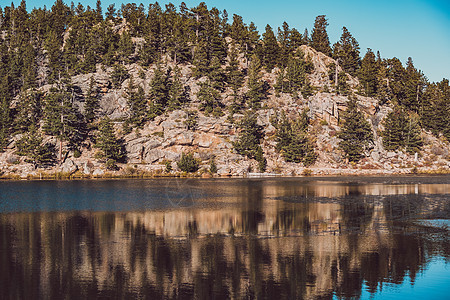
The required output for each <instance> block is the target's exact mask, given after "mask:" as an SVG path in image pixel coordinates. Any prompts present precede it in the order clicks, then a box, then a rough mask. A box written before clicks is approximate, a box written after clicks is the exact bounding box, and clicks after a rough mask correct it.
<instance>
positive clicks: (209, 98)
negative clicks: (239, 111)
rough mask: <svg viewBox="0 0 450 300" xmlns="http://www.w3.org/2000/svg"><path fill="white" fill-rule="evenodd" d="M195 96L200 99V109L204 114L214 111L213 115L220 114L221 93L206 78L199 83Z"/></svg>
mask: <svg viewBox="0 0 450 300" xmlns="http://www.w3.org/2000/svg"><path fill="white" fill-rule="evenodd" d="M197 98H198V99H199V100H200V102H201V104H200V110H203V111H204V112H205V113H206V114H210V113H214V114H215V115H218V116H220V115H222V114H223V113H222V109H221V108H222V102H221V99H222V97H221V95H220V93H219V91H218V90H216V89H215V88H214V87H213V85H212V83H211V82H210V81H209V80H208V81H206V82H202V83H200V90H199V91H198V93H197Z"/></svg>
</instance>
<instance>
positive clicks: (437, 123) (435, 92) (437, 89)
mask: <svg viewBox="0 0 450 300" xmlns="http://www.w3.org/2000/svg"><path fill="white" fill-rule="evenodd" d="M420 111H421V123H422V124H423V126H424V127H425V128H426V129H428V130H431V132H433V134H435V135H439V134H442V135H444V136H445V137H446V139H447V140H448V141H450V86H449V80H448V79H443V80H442V81H441V82H438V83H433V84H430V85H429V86H428V87H427V89H426V91H425V95H424V101H423V103H421V109H420Z"/></svg>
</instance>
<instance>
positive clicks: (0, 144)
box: [0, 98, 11, 152]
mask: <svg viewBox="0 0 450 300" xmlns="http://www.w3.org/2000/svg"><path fill="white" fill-rule="evenodd" d="M10 130H11V113H10V107H9V102H8V101H7V100H6V98H2V100H1V102H0V152H3V151H4V149H5V148H6V146H7V145H8V141H9V138H10V134H9V133H10Z"/></svg>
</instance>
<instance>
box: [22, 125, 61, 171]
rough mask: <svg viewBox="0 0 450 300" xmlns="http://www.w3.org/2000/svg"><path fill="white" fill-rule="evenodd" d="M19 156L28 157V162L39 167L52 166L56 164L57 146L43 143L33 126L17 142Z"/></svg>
mask: <svg viewBox="0 0 450 300" xmlns="http://www.w3.org/2000/svg"><path fill="white" fill-rule="evenodd" d="M16 149H17V152H16V153H17V154H18V155H20V156H26V157H27V161H28V162H30V163H32V164H34V166H35V167H38V166H50V165H53V164H54V163H55V162H56V154H55V152H56V151H55V145H53V144H50V143H45V144H44V143H43V138H42V135H41V134H40V133H39V132H38V130H37V129H36V126H35V125H34V124H32V125H31V126H30V128H29V131H28V132H27V133H25V134H24V135H23V136H22V137H21V138H20V139H19V140H18V141H17V142H16Z"/></svg>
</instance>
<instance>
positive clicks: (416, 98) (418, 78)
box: [401, 57, 426, 112]
mask: <svg viewBox="0 0 450 300" xmlns="http://www.w3.org/2000/svg"><path fill="white" fill-rule="evenodd" d="M405 71H406V74H405V86H404V90H405V99H404V100H402V101H401V104H402V105H403V106H405V107H407V108H408V109H409V110H412V111H414V112H419V108H420V104H421V102H422V101H423V99H422V98H423V89H424V87H425V85H426V79H425V78H424V76H423V74H422V72H420V71H418V70H417V69H416V68H415V67H414V64H413V61H412V58H411V57H409V58H408V61H407V63H406V70H405Z"/></svg>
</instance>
